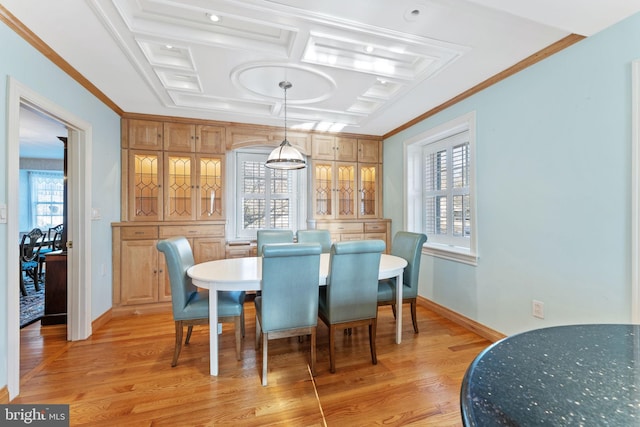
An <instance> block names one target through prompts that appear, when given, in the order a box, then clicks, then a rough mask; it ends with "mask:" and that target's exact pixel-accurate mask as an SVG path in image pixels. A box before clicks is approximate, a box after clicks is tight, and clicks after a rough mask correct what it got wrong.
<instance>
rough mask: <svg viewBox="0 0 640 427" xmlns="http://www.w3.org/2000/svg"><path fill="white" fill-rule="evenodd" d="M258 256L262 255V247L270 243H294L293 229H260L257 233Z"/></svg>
mask: <svg viewBox="0 0 640 427" xmlns="http://www.w3.org/2000/svg"><path fill="white" fill-rule="evenodd" d="M256 237H257V239H256V246H257V251H258V256H262V247H263V246H264V245H268V244H270V243H293V231H291V230H258V232H257V234H256Z"/></svg>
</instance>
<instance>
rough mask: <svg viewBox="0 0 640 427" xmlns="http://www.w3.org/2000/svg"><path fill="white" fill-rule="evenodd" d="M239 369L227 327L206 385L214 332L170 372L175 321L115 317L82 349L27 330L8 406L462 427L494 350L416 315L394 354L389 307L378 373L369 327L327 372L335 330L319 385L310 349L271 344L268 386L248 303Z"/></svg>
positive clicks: (98, 416) (321, 346) (340, 349)
mask: <svg viewBox="0 0 640 427" xmlns="http://www.w3.org/2000/svg"><path fill="white" fill-rule="evenodd" d="M245 317H246V331H247V332H246V337H245V339H244V342H243V348H242V360H241V361H237V360H236V358H235V347H234V334H233V326H232V325H226V324H225V325H224V329H223V333H222V335H221V336H220V348H221V350H220V358H219V363H220V375H219V376H218V377H211V376H210V375H209V343H208V338H209V335H208V334H209V332H208V326H201V327H196V328H195V329H194V332H193V335H192V337H191V342H190V344H189V345H186V346H183V349H182V353H181V354H180V358H179V360H178V366H176V367H175V368H171V366H170V365H171V358H172V355H173V344H174V333H175V332H174V324H173V320H172V317H171V314H170V313H160V314H148V315H137V316H131V317H120V318H113V319H111V320H110V321H108V322H107V323H106V324H105V325H104V326H103V327H102V328H101V329H100V330H97V331H94V334H93V336H92V337H90V338H89V339H87V340H85V341H78V342H67V341H65V339H66V330H65V328H64V326H62V327H61V326H47V327H40V326H39V324H37V323H36V324H33V325H31V326H29V327H27V328H24V329H22V331H21V393H20V396H18V397H17V398H16V399H14V400H13V401H12V403H24V404H26V403H33V404H46V403H66V404H70V412H71V425H72V426H114V425H117V426H136V427H137V426H151V425H153V426H214V425H215V426H219V425H230V426H231V425H233V426H262V425H281V426H351V425H359V426H360V425H390V426H410V425H416V426H424V425H428V426H460V425H461V419H460V412H459V411H460V410H459V393H460V385H461V382H462V377H463V376H464V373H465V371H466V369H467V367H468V366H469V364H470V363H471V361H472V360H473V359H474V357H475V356H476V355H477V354H478V353H480V352H481V351H482V350H483V349H484V348H486V346H488V345H489V344H490V342H489V341H487V340H485V339H484V338H482V337H480V336H478V335H476V334H474V333H473V332H470V331H468V330H466V329H464V328H462V327H460V326H459V325H456V324H454V323H451V322H450V321H448V320H446V319H443V318H441V317H440V316H438V315H437V314H435V313H433V312H431V311H429V310H427V309H426V308H424V307H420V306H418V319H419V322H418V323H419V328H420V333H419V334H414V333H413V326H412V325H411V321H410V317H406V318H405V319H404V322H403V341H402V343H401V344H400V345H397V344H395V320H394V318H393V314H392V312H391V309H390V308H389V307H381V308H380V310H379V320H378V334H377V339H376V346H377V356H378V364H377V365H372V364H371V355H370V352H369V338H368V332H367V330H366V328H356V329H355V330H354V331H353V333H352V334H351V335H340V336H338V337H337V339H336V373H335V374H331V373H330V372H329V348H328V329H327V328H326V326H324V325H323V324H322V323H319V326H318V337H317V362H316V376H315V378H312V377H311V376H310V372H309V367H308V363H309V341H308V339H303V340H302V341H299V340H298V339H297V338H295V337H294V338H286V339H281V340H273V341H270V342H269V360H268V366H269V374H268V375H269V377H268V380H269V385H268V386H267V387H262V386H261V373H262V355H261V353H260V352H256V351H255V350H254V344H253V343H254V341H255V310H254V308H253V303H247V304H246V316H245Z"/></svg>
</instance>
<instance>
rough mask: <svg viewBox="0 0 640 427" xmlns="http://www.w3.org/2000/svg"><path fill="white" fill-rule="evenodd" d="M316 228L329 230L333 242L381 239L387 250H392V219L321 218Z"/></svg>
mask: <svg viewBox="0 0 640 427" xmlns="http://www.w3.org/2000/svg"><path fill="white" fill-rule="evenodd" d="M316 228H318V229H320V230H329V232H330V233H331V241H332V242H346V241H350V240H363V239H380V240H383V241H384V242H385V244H386V252H387V253H389V251H390V250H391V220H389V219H375V220H361V221H359V220H358V221H324V220H319V221H317V223H316Z"/></svg>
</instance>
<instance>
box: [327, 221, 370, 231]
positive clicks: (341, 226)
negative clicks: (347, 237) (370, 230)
mask: <svg viewBox="0 0 640 427" xmlns="http://www.w3.org/2000/svg"><path fill="white" fill-rule="evenodd" d="M318 228H323V229H325V230H329V231H331V232H332V233H362V231H363V227H362V223H361V222H331V223H328V224H318Z"/></svg>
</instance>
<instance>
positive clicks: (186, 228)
mask: <svg viewBox="0 0 640 427" xmlns="http://www.w3.org/2000/svg"><path fill="white" fill-rule="evenodd" d="M175 236H185V237H199V236H215V237H223V236H224V225H172V226H160V238H161V239H166V238H168V237H175Z"/></svg>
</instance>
